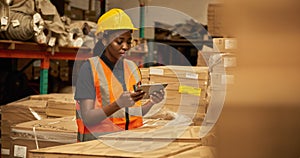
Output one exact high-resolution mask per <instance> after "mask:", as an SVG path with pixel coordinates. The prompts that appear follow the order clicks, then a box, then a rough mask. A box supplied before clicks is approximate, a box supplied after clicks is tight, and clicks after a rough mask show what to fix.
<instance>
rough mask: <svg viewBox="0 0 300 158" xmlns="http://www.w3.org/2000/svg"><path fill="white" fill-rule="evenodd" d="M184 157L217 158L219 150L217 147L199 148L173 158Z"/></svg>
mask: <svg viewBox="0 0 300 158" xmlns="http://www.w3.org/2000/svg"><path fill="white" fill-rule="evenodd" d="M182 157H188V158H190V157H195V158H196V157H198V158H202V157H203V158H216V157H217V149H216V148H215V147H210V146H198V147H196V148H193V149H191V150H187V151H184V152H182V153H179V154H177V155H174V156H173V158H182Z"/></svg>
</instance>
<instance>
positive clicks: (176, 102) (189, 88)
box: [150, 66, 209, 125]
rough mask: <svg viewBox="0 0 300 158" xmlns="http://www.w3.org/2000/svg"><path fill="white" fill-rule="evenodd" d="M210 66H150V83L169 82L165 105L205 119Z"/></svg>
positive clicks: (198, 119)
mask: <svg viewBox="0 0 300 158" xmlns="http://www.w3.org/2000/svg"><path fill="white" fill-rule="evenodd" d="M208 79H209V75H208V67H192V66H161V67H151V68H150V83H168V86H167V88H166V95H165V102H164V106H165V107H166V108H167V109H168V110H170V111H173V112H177V113H179V114H183V115H187V116H189V117H190V118H194V119H193V122H194V125H200V124H201V123H202V121H203V118H204V115H205V112H206V107H207V104H208V100H207V97H206V94H207V85H208Z"/></svg>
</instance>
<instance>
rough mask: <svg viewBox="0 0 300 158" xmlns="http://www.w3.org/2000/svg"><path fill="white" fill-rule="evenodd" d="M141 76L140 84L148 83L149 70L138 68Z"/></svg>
mask: <svg viewBox="0 0 300 158" xmlns="http://www.w3.org/2000/svg"><path fill="white" fill-rule="evenodd" d="M140 71H141V75H142V84H148V83H149V79H150V77H149V68H140Z"/></svg>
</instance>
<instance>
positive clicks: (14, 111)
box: [1, 94, 75, 157]
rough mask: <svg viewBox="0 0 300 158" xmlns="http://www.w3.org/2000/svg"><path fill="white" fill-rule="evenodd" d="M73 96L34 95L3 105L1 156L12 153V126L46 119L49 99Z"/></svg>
mask: <svg viewBox="0 0 300 158" xmlns="http://www.w3.org/2000/svg"><path fill="white" fill-rule="evenodd" d="M72 97H73V95H72V94H45V95H32V96H29V97H27V98H24V99H21V100H18V101H15V102H12V103H9V104H7V105H4V106H2V107H1V112H2V118H1V143H2V147H1V150H2V152H1V156H2V157H9V155H11V143H12V139H11V136H10V134H11V127H12V126H14V125H16V124H19V123H23V122H28V121H34V120H42V119H45V118H47V117H48V116H47V114H46V113H47V110H46V109H47V105H48V100H62V99H64V98H69V99H70V98H72ZM55 103H56V102H55ZM73 106H74V104H73ZM68 107H70V106H68ZM70 111H71V110H70ZM73 112H75V110H73ZM73 116H74V115H73Z"/></svg>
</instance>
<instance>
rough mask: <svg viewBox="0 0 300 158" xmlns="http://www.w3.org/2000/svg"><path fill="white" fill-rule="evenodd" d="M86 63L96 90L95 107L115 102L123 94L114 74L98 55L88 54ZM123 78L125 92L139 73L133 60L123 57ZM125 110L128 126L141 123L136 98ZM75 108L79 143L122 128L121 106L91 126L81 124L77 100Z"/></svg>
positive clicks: (123, 116) (139, 108)
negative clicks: (91, 55) (90, 56)
mask: <svg viewBox="0 0 300 158" xmlns="http://www.w3.org/2000/svg"><path fill="white" fill-rule="evenodd" d="M89 62H90V64H91V69H92V73H93V77H94V86H95V92H96V100H95V109H99V108H102V107H103V106H106V105H108V104H111V103H112V102H114V101H116V99H118V98H119V96H120V95H121V94H122V93H123V87H122V84H121V83H120V82H119V80H118V79H117V78H116V77H115V76H114V74H113V72H112V70H111V69H110V68H109V67H108V66H107V65H106V64H105V63H104V62H103V61H102V60H101V59H100V58H99V57H92V58H90V59H89ZM124 80H125V84H126V87H127V90H128V91H133V85H135V84H137V83H139V82H140V81H141V74H140V71H139V69H138V67H137V66H136V64H135V63H133V62H132V61H130V60H127V59H124ZM128 109H129V111H128V112H129V124H128V129H133V128H137V127H140V126H142V125H143V120H142V108H141V103H140V101H139V102H137V103H136V104H135V105H134V106H132V107H130V108H128ZM76 111H77V112H76V122H77V126H78V136H77V140H78V141H79V142H82V141H88V140H93V139H96V138H97V136H100V135H103V134H106V133H111V132H116V131H121V130H124V129H125V125H126V117H125V108H122V109H120V110H118V111H116V112H115V113H114V114H112V115H111V116H108V117H107V119H105V120H103V121H101V122H100V123H99V124H97V125H94V126H86V125H85V124H84V123H83V120H82V117H81V112H80V105H79V103H78V102H77V104H76Z"/></svg>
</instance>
